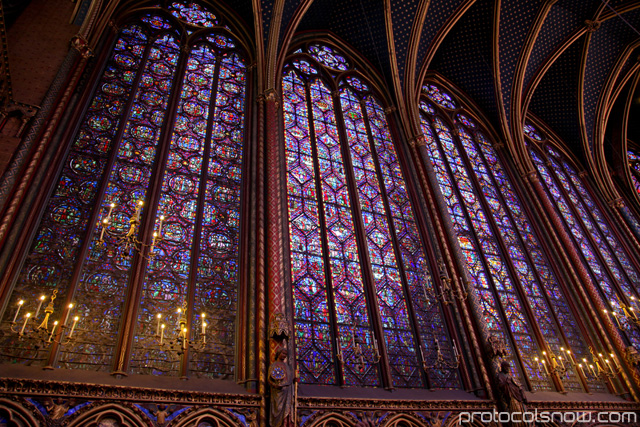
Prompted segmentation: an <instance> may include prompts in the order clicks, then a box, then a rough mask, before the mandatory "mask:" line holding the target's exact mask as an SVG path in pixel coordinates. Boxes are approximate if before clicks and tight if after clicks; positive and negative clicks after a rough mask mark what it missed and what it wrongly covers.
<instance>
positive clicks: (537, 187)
mask: <svg viewBox="0 0 640 427" xmlns="http://www.w3.org/2000/svg"><path fill="white" fill-rule="evenodd" d="M528 178H529V179H528V182H529V185H530V186H531V187H532V189H533V192H534V194H535V195H536V196H537V198H538V200H539V201H540V202H541V203H542V207H541V210H540V211H541V212H547V213H548V218H549V220H550V221H551V228H552V229H553V230H555V235H557V236H558V237H559V239H560V244H561V246H562V249H563V250H562V251H559V252H560V253H563V254H565V255H566V256H567V257H568V261H569V262H568V263H566V264H567V265H572V266H573V267H574V268H575V269H576V270H573V269H572V272H574V271H575V273H576V274H577V277H575V276H574V281H575V282H576V283H578V284H579V285H578V286H576V289H578V290H579V291H580V294H581V296H582V302H583V304H584V306H585V308H586V309H587V310H588V311H589V314H590V317H591V318H592V319H594V323H595V324H596V326H597V332H598V336H599V337H600V339H601V340H602V341H603V342H604V343H606V344H607V345H608V346H609V347H610V348H615V349H616V350H617V351H618V353H619V354H626V353H625V350H626V346H625V343H624V340H623V338H622V336H621V335H620V333H619V332H618V330H617V328H616V326H615V325H614V324H613V322H612V321H611V320H610V319H606V320H605V321H604V322H603V321H602V319H601V318H600V317H599V314H600V313H603V312H604V310H605V309H606V308H607V306H605V303H604V301H603V300H602V298H601V296H600V292H599V291H598V290H597V289H596V287H595V285H594V284H593V281H592V280H591V276H590V274H589V273H588V272H587V270H586V269H585V267H584V264H583V263H582V259H581V254H579V253H578V252H577V249H576V247H575V245H574V243H573V240H572V239H571V237H570V236H569V234H568V233H567V231H566V229H565V225H564V222H563V221H562V219H561V218H560V217H559V216H558V214H557V212H556V209H555V206H553V205H552V204H551V202H550V201H549V198H548V197H547V193H546V191H545V189H544V188H543V186H542V183H541V182H540V180H539V179H538V178H537V176H536V175H535V173H532V174H530V175H529V177H528ZM580 284H582V286H580ZM594 308H595V310H594ZM627 369H629V370H630V371H631V372H632V376H633V380H634V381H635V383H636V384H640V374H639V373H638V372H637V370H636V369H633V368H632V367H631V366H627ZM622 376H623V378H624V382H625V384H626V386H627V388H628V389H629V391H630V393H631V395H632V396H633V398H634V399H635V400H636V401H637V400H638V394H637V393H636V391H635V389H634V387H633V386H632V384H631V382H630V379H629V377H628V376H627V375H626V374H625V372H624V371H623V373H622ZM606 384H607V387H608V388H609V390H610V391H611V392H612V393H615V390H613V388H612V387H613V385H612V384H611V383H610V382H609V381H607V382H606Z"/></svg>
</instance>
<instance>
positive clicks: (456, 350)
mask: <svg viewBox="0 0 640 427" xmlns="http://www.w3.org/2000/svg"><path fill="white" fill-rule="evenodd" d="M451 341H453V355H454V356H455V358H456V360H458V347H456V340H451Z"/></svg>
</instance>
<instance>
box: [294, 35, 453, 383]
mask: <svg viewBox="0 0 640 427" xmlns="http://www.w3.org/2000/svg"><path fill="white" fill-rule="evenodd" d="M352 64H353V62H352V61H351V60H348V59H346V57H345V56H344V55H343V54H342V53H341V52H339V51H338V50H336V49H335V48H332V47H329V46H325V45H319V44H317V43H313V44H310V45H309V46H305V47H303V48H301V49H297V50H296V51H295V53H294V55H293V56H292V58H291V59H290V60H289V61H287V62H286V63H285V71H284V77H283V82H282V85H283V99H284V102H283V110H284V113H283V118H284V137H285V144H286V158H287V194H288V195H287V197H288V214H289V245H290V253H291V277H292V286H293V295H294V313H295V314H294V321H295V336H296V339H295V344H296V354H297V357H298V366H299V367H300V376H301V381H302V382H303V383H311V384H337V385H349V386H393V387H433V388H460V386H461V385H460V377H459V373H458V369H457V368H458V361H457V356H456V351H457V349H456V347H455V344H454V339H452V338H451V335H450V333H451V331H450V330H449V329H448V326H447V325H446V323H445V320H444V316H443V311H442V307H441V306H440V304H439V303H438V300H437V298H436V292H435V288H434V283H433V279H432V276H431V273H430V271H429V267H428V263H427V254H426V249H425V246H424V245H423V241H422V237H421V235H420V232H419V224H418V221H417V217H416V215H415V212H416V210H415V208H414V207H413V206H412V201H411V198H410V195H409V190H408V185H407V182H406V181H405V179H404V177H403V175H404V174H403V171H402V167H401V159H400V154H399V151H398V150H397V148H396V146H395V145H394V143H393V140H392V136H391V132H390V130H389V126H388V123H387V117H386V116H385V113H384V109H383V107H382V105H381V103H380V101H379V100H378V98H377V97H376V95H375V94H374V93H373V91H372V90H371V86H370V83H369V82H368V81H367V79H366V77H365V76H363V75H362V74H360V73H359V72H358V70H357V68H356V67H355V66H354V65H352ZM335 70H340V71H347V72H348V73H346V75H343V77H339V78H338V77H335V76H336V73H335ZM338 79H339V80H338ZM331 87H337V88H339V89H338V90H337V91H336V92H332V91H331V89H330V88H331Z"/></svg>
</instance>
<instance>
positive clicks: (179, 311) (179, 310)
mask: <svg viewBox="0 0 640 427" xmlns="http://www.w3.org/2000/svg"><path fill="white" fill-rule="evenodd" d="M180 313H182V309H181V308H179V309H178V330H180V317H182V316H180Z"/></svg>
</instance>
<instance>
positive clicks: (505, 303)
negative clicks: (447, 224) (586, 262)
mask: <svg viewBox="0 0 640 427" xmlns="http://www.w3.org/2000/svg"><path fill="white" fill-rule="evenodd" d="M463 104H464V108H463ZM469 105H472V104H470V103H468V102H467V101H466V100H464V99H459V98H458V97H456V96H454V95H452V92H449V91H448V90H447V89H445V88H444V87H443V86H442V84H436V83H431V82H428V81H427V82H425V84H424V85H423V89H422V95H421V99H420V105H419V108H420V118H421V128H422V132H423V134H424V135H425V140H426V148H427V152H428V154H429V160H430V162H431V164H432V167H433V170H434V172H435V179H436V180H437V186H438V187H439V189H440V193H441V194H442V197H443V201H444V205H445V206H446V210H447V213H448V215H449V217H450V219H451V223H452V226H453V230H454V232H455V236H454V242H453V244H454V245H458V246H459V248H460V250H461V253H462V255H463V259H462V260H461V264H462V266H463V268H465V269H466V270H467V272H468V274H469V277H470V279H471V282H472V286H473V289H474V292H475V295H476V297H477V307H476V311H477V312H478V314H479V316H480V319H481V322H483V323H484V325H486V327H487V329H488V330H489V333H490V334H491V335H492V336H494V337H498V338H499V339H500V340H502V341H504V343H505V344H506V354H504V355H503V357H504V358H506V359H508V360H510V361H511V362H512V363H511V368H512V374H514V375H516V376H517V377H518V378H519V379H520V381H521V382H522V383H523V384H524V385H525V387H527V388H528V389H530V390H553V389H556V390H559V391H563V390H565V389H568V390H574V391H581V390H594V391H595V390H597V391H604V390H605V385H604V384H603V383H602V382H601V380H600V379H599V378H598V377H597V376H596V375H585V372H584V371H583V368H584V366H583V367H580V366H579V365H578V363H574V361H576V360H580V359H583V358H586V357H590V352H589V345H588V344H587V343H588V342H589V341H588V340H589V339H590V337H589V332H588V330H585V329H584V328H583V327H582V326H580V323H578V322H577V321H576V319H577V318H578V317H579V316H580V315H581V314H580V313H579V312H576V311H575V308H574V307H572V306H571V305H570V304H567V299H568V298H569V297H570V295H571V293H570V290H569V289H567V288H566V286H565V285H564V282H563V280H562V272H561V270H559V269H558V266H557V265H555V264H554V262H552V259H551V258H550V256H549V255H548V254H547V253H546V251H545V248H546V246H545V241H544V240H543V237H541V234H540V231H539V229H538V228H537V227H536V224H535V222H533V221H532V220H531V219H530V216H529V215H530V214H529V212H528V207H527V204H526V202H523V196H522V194H521V193H520V192H519V191H518V189H517V188H518V185H519V184H518V183H517V182H513V175H512V174H511V173H510V171H509V167H508V164H505V163H506V162H505V160H504V156H503V153H502V151H501V150H500V148H501V147H502V144H501V143H500V142H499V141H493V136H491V134H490V133H489V132H488V131H487V129H486V127H485V126H484V125H483V124H482V118H481V116H480V115H479V114H476V113H474V112H473V108H468V106H469ZM559 372H560V374H559V375H558V373H559ZM560 377H562V378H560Z"/></svg>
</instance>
